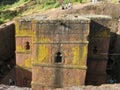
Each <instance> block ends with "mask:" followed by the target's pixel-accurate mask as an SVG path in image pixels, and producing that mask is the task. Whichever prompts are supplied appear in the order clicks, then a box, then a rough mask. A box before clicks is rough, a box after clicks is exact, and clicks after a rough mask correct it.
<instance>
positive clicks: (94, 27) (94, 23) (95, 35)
mask: <svg viewBox="0 0 120 90" xmlns="http://www.w3.org/2000/svg"><path fill="white" fill-rule="evenodd" d="M88 18H90V19H91V23H90V34H89V45H88V56H87V66H88V69H87V75H86V84H87V85H100V84H103V83H107V73H106V69H107V62H108V52H109V43H110V31H111V26H112V21H111V18H110V17H104V16H103V18H100V17H98V18H96V16H92V17H89V16H88Z"/></svg>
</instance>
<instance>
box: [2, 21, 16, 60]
mask: <svg viewBox="0 0 120 90" xmlns="http://www.w3.org/2000/svg"><path fill="white" fill-rule="evenodd" d="M14 55H15V25H14V22H8V23H5V24H3V25H1V26H0V60H6V59H8V58H10V57H12V56H13V57H14Z"/></svg>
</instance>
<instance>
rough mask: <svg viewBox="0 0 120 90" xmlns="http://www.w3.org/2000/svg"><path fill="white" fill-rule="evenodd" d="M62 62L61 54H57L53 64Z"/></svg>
mask: <svg viewBox="0 0 120 90" xmlns="http://www.w3.org/2000/svg"><path fill="white" fill-rule="evenodd" d="M61 62H62V53H61V52H57V53H56V55H55V63H61Z"/></svg>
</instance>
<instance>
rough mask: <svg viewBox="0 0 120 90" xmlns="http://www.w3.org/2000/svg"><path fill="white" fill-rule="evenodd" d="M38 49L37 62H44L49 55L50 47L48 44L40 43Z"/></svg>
mask: <svg viewBox="0 0 120 90" xmlns="http://www.w3.org/2000/svg"><path fill="white" fill-rule="evenodd" d="M38 50H39V51H38V57H37V59H38V60H37V63H43V62H44V61H45V60H46V58H47V56H48V49H47V47H46V45H40V46H39V49H38Z"/></svg>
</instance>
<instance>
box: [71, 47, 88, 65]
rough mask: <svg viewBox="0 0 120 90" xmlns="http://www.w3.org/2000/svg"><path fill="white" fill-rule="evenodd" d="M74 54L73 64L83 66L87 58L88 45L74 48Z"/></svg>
mask: <svg viewBox="0 0 120 90" xmlns="http://www.w3.org/2000/svg"><path fill="white" fill-rule="evenodd" d="M72 52H73V62H72V63H73V64H77V65H80V66H82V65H83V62H84V60H85V59H86V57H87V45H83V46H76V47H73V48H72Z"/></svg>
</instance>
